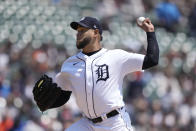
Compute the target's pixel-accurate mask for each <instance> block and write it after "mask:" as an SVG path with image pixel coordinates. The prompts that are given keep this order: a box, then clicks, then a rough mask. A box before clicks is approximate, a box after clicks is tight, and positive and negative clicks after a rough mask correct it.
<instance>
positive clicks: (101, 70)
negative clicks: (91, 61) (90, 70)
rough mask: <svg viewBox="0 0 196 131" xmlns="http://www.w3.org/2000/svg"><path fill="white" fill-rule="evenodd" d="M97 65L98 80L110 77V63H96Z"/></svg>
mask: <svg viewBox="0 0 196 131" xmlns="http://www.w3.org/2000/svg"><path fill="white" fill-rule="evenodd" d="M95 66H97V70H96V71H95V72H96V74H97V81H96V83H97V82H98V81H101V80H102V81H106V80H107V79H108V78H109V71H108V65H106V64H103V65H95Z"/></svg>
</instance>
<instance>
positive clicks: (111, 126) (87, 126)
mask: <svg viewBox="0 0 196 131" xmlns="http://www.w3.org/2000/svg"><path fill="white" fill-rule="evenodd" d="M65 131H133V127H132V126H131V121H130V118H129V114H128V113H127V112H126V110H125V108H123V109H122V110H120V113H119V114H118V115H116V116H113V117H111V118H108V119H105V120H104V121H102V122H100V123H95V124H94V123H93V122H92V121H90V120H88V119H87V118H81V119H80V120H79V121H77V122H76V123H74V124H73V125H71V126H70V127H69V128H68V129H66V130H65Z"/></svg>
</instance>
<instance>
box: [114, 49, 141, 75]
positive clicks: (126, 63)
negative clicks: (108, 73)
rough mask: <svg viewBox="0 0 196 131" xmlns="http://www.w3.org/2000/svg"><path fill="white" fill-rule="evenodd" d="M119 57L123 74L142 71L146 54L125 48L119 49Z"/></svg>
mask: <svg viewBox="0 0 196 131" xmlns="http://www.w3.org/2000/svg"><path fill="white" fill-rule="evenodd" d="M118 54H119V57H120V58H119V59H120V61H119V62H120V63H121V64H120V65H121V71H122V74H123V75H126V74H128V73H131V72H135V71H142V66H143V61H144V57H145V55H142V54H137V53H129V52H126V51H124V50H119V53H118Z"/></svg>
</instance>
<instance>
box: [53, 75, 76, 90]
mask: <svg viewBox="0 0 196 131" xmlns="http://www.w3.org/2000/svg"><path fill="white" fill-rule="evenodd" d="M68 78H69V77H68V74H67V73H65V72H60V73H58V74H57V75H56V77H55V81H56V83H57V85H58V86H60V87H61V89H62V90H64V91H72V88H71V82H70V81H69V79H68Z"/></svg>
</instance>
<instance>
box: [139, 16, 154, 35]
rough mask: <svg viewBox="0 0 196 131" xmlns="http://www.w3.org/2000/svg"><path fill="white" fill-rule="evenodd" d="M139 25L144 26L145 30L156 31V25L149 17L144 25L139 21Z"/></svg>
mask: <svg viewBox="0 0 196 131" xmlns="http://www.w3.org/2000/svg"><path fill="white" fill-rule="evenodd" d="M137 25H138V26H139V27H140V28H142V29H143V30H144V31H145V32H154V25H153V24H152V23H151V20H150V19H149V18H146V19H145V20H144V21H143V22H142V25H139V24H138V22H137Z"/></svg>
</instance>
